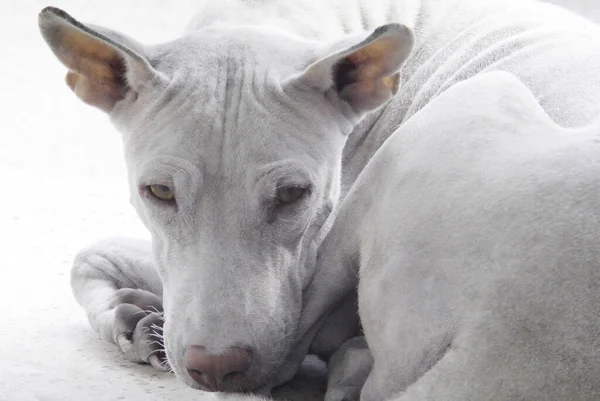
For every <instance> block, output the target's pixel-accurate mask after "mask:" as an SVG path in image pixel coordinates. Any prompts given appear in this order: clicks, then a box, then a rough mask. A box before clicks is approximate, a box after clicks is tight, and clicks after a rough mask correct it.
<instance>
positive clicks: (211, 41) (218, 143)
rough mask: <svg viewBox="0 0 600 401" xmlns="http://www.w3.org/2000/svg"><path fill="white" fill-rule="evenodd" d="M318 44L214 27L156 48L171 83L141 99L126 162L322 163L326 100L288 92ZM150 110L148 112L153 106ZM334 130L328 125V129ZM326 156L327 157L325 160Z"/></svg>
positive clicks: (159, 64) (208, 165)
mask: <svg viewBox="0 0 600 401" xmlns="http://www.w3.org/2000/svg"><path fill="white" fill-rule="evenodd" d="M312 49H314V45H312V44H310V43H308V42H302V41H299V40H296V39H294V38H291V37H288V36H285V35H284V34H279V33H273V32H269V31H265V30H259V29H240V28H238V29H212V30H207V31H202V32H198V33H195V34H193V35H190V36H188V37H185V38H182V39H180V40H178V41H176V42H172V43H168V44H165V45H161V46H158V47H157V48H156V49H154V53H155V54H154V55H153V64H154V65H155V67H156V68H157V69H159V70H160V71H161V72H163V73H164V74H165V75H166V76H167V77H168V78H169V82H168V84H166V85H165V86H164V87H160V88H157V90H155V91H150V92H149V93H147V94H141V95H140V96H141V97H144V96H145V97H147V99H141V100H143V102H141V103H142V104H144V107H145V110H143V111H140V114H141V115H142V117H141V118H138V119H136V121H135V124H132V125H131V126H129V127H127V129H126V131H127V132H128V134H127V138H126V141H125V143H126V148H127V152H128V153H129V157H133V158H136V157H137V158H144V159H147V158H152V157H157V156H164V155H170V156H175V157H179V158H183V159H186V160H188V161H191V162H192V163H196V162H197V161H199V160H202V162H203V165H204V168H210V169H213V170H217V169H220V170H221V171H222V169H223V163H224V159H227V166H228V167H229V168H232V166H236V165H237V166H239V167H240V168H241V167H244V166H248V165H251V164H253V163H263V164H264V163H272V162H276V161H277V160H282V159H286V158H296V159H299V160H298V161H299V162H303V161H304V160H303V159H308V160H314V159H319V158H320V154H321V153H323V151H324V150H325V149H326V148H327V146H319V147H317V146H316V145H317V141H318V142H319V143H320V144H321V145H322V144H323V143H322V141H323V140H325V141H327V140H328V137H334V136H335V135H327V134H328V132H327V131H331V130H334V129H335V127H334V126H333V125H332V126H329V125H330V124H331V121H330V120H331V118H330V117H331V115H333V112H332V110H327V109H328V108H330V106H329V105H328V104H327V102H326V101H325V99H324V98H323V97H322V96H318V95H317V94H316V93H314V94H311V93H310V92H309V91H308V92H307V91H305V90H304V91H300V90H297V91H296V90H295V89H294V88H293V87H289V86H286V84H285V83H286V81H289V80H290V79H291V78H293V77H294V76H297V75H298V74H299V72H300V71H302V70H303V69H304V68H305V67H306V65H307V64H308V63H310V62H311V61H312V57H311V51H312ZM148 105H150V107H148ZM328 124H329V125H328ZM325 156H326V155H325V154H323V157H325Z"/></svg>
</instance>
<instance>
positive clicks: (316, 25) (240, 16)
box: [186, 0, 427, 41]
mask: <svg viewBox="0 0 600 401" xmlns="http://www.w3.org/2000/svg"><path fill="white" fill-rule="evenodd" d="M424 2H427V0H375V1H373V0H328V1H323V0H297V1H275V0H264V1H250V0H228V1H221V2H218V3H216V2H215V3H212V2H211V3H210V5H206V6H204V7H203V8H202V9H201V10H199V11H198V14H197V15H196V16H195V17H194V18H193V19H192V21H191V22H190V24H189V25H188V26H187V28H186V32H190V31H194V30H198V29H202V28H204V27H207V26H210V25H212V24H214V23H218V22H224V23H229V24H234V25H260V26H263V27H264V26H271V27H273V28H274V29H277V30H284V31H287V32H289V33H291V34H294V35H297V36H300V37H303V38H305V39H309V40H320V41H331V40H337V39H339V38H340V37H341V36H343V35H345V34H349V33H355V32H361V31H372V30H374V29H375V28H377V27H378V26H381V25H385V24H388V23H391V22H396V23H400V24H404V25H406V26H408V27H410V28H413V29H415V28H416V27H418V26H419V18H420V15H421V9H422V7H423V3H424Z"/></svg>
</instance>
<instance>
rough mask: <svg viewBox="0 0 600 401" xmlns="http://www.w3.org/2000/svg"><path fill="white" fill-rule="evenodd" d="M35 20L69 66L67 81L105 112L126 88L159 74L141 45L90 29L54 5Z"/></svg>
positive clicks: (82, 95) (147, 81)
mask: <svg viewBox="0 0 600 401" xmlns="http://www.w3.org/2000/svg"><path fill="white" fill-rule="evenodd" d="M38 23H39V27H40V31H41V33H42V36H43V37H44V39H45V40H46V42H47V43H48V45H49V46H50V49H52V52H53V53H54V54H55V55H56V57H58V59H59V60H60V61H61V62H62V63H63V64H64V65H65V66H66V67H67V68H68V69H69V72H68V73H67V77H66V81H67V85H69V87H70V88H71V89H72V90H73V92H75V94H76V95H77V96H78V97H79V98H80V99H81V100H83V101H84V102H85V103H87V104H90V105H92V106H95V107H98V108H100V109H102V110H104V111H105V112H110V111H111V110H112V109H113V107H114V106H115V104H116V103H117V102H118V101H119V100H122V99H123V98H124V97H125V95H126V94H127V92H128V91H137V90H139V89H140V88H141V87H142V86H143V85H144V84H145V83H149V82H151V81H152V80H154V79H156V78H159V77H161V74H160V73H159V72H158V71H156V70H155V69H154V68H153V67H152V66H151V65H150V63H149V61H148V59H147V58H146V57H145V56H144V55H143V51H141V46H140V45H139V44H137V43H135V42H134V41H132V40H130V39H128V38H126V37H125V36H124V35H120V34H117V33H113V32H110V31H108V30H104V29H101V28H98V29H92V28H91V27H88V26H85V25H83V24H82V23H80V22H78V21H76V20H75V19H74V18H72V17H71V16H70V15H69V14H67V13H65V12H64V11H62V10H60V9H58V8H54V7H46V8H45V9H43V10H42V12H41V13H40V15H39V20H38Z"/></svg>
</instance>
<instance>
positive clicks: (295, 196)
mask: <svg viewBox="0 0 600 401" xmlns="http://www.w3.org/2000/svg"><path fill="white" fill-rule="evenodd" d="M307 192H308V188H306V187H300V186H295V185H290V186H287V187H281V188H277V192H276V194H275V198H276V199H277V201H278V202H279V203H280V204H282V205H288V204H291V203H294V202H297V201H299V200H300V199H302V198H303V197H304V195H306V193H307Z"/></svg>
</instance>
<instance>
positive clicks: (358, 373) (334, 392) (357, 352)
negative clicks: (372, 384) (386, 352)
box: [325, 337, 373, 401]
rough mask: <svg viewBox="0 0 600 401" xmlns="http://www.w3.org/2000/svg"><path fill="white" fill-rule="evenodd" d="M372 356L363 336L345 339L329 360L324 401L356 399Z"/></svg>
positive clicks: (366, 375) (370, 364) (358, 397)
mask: <svg viewBox="0 0 600 401" xmlns="http://www.w3.org/2000/svg"><path fill="white" fill-rule="evenodd" d="M372 367H373V357H372V356H371V352H370V351H369V347H368V345H367V342H366V340H365V338H364V337H355V338H351V339H350V340H348V341H346V342H345V343H344V344H343V345H342V346H341V347H340V348H339V349H338V350H337V351H336V352H335V353H334V354H333V355H332V356H331V359H330V360H329V377H328V379H327V393H326V394H325V401H358V400H359V399H360V392H361V390H362V388H363V385H364V383H365V381H366V380H367V377H368V376H369V373H370V372H371V368H372Z"/></svg>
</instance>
